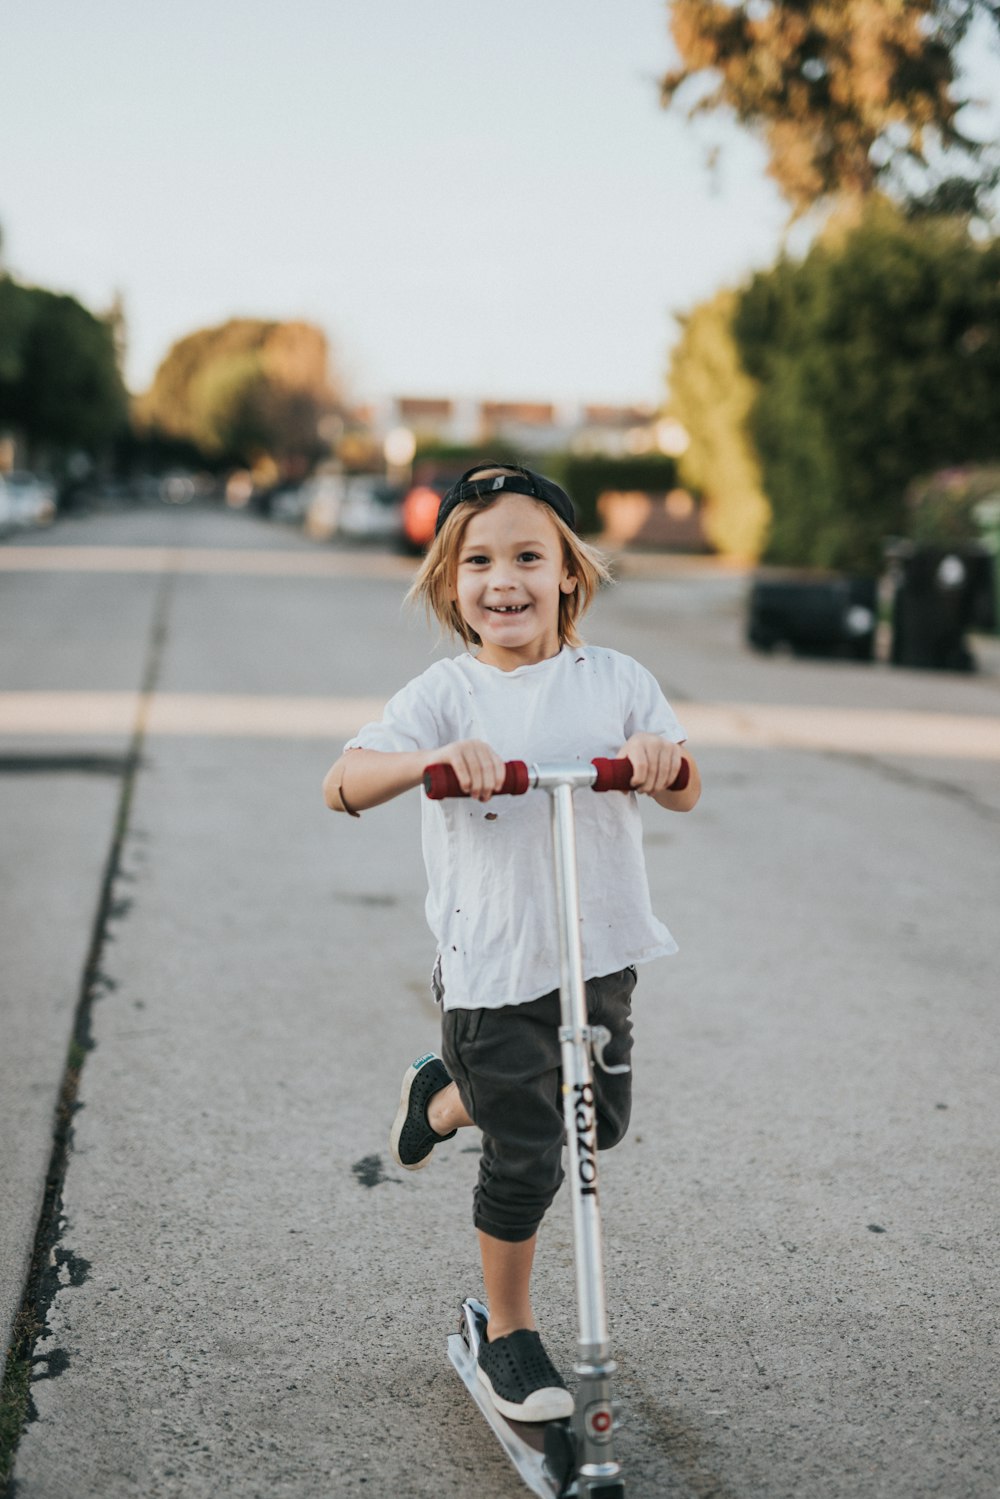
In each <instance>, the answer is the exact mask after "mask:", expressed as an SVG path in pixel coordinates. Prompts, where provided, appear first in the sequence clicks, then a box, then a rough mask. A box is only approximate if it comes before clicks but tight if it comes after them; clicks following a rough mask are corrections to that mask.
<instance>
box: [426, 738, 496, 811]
mask: <svg viewBox="0 0 1000 1499" xmlns="http://www.w3.org/2000/svg"><path fill="white" fill-rule="evenodd" d="M427 763H428V765H450V766H451V767H452V769H453V770H454V772H455V774H456V776H457V777H458V784H459V785H460V786H461V788H462V790H463V792H464V793H465V795H466V796H471V797H473V798H474V800H475V801H477V802H488V801H489V799H490V797H491V796H492V795H493V793H494V791H499V790H500V787H501V786H502V785H503V780H504V775H505V772H506V766H505V765H504V762H503V761H502V760H501V758H500V756H499V755H498V754H497V753H496V751H495V750H492V749H491V748H490V746H489V745H488V744H486V743H485V742H484V741H483V740H482V739H458V740H456V741H455V743H454V744H445V745H443V746H442V748H441V749H438V750H435V751H434V753H433V755H430V756H428V760H427Z"/></svg>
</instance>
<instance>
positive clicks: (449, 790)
mask: <svg viewBox="0 0 1000 1499" xmlns="http://www.w3.org/2000/svg"><path fill="white" fill-rule="evenodd" d="M505 770H506V774H505V775H504V778H503V785H502V786H501V787H500V790H499V791H494V793H493V795H494V796H523V795H524V793H525V792H526V791H527V790H528V788H529V786H530V784H531V783H530V780H529V778H528V767H527V765H526V764H525V763H524V761H523V760H508V761H507V764H506V767H505ZM424 790H425V791H426V792H427V795H428V796H429V797H430V799H431V801H432V802H440V801H443V800H444V798H445V797H446V796H467V795H468V792H466V791H463V790H462V788H461V786H460V785H459V784H458V776H457V775H456V774H455V771H454V768H453V767H452V766H451V765H428V767H427V769H426V770H425V771H424Z"/></svg>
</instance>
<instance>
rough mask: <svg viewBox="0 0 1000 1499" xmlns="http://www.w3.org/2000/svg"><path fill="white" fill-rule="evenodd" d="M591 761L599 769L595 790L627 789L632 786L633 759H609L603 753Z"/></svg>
mask: <svg viewBox="0 0 1000 1499" xmlns="http://www.w3.org/2000/svg"><path fill="white" fill-rule="evenodd" d="M590 763H591V765H592V766H593V767H594V769H595V770H596V771H597V780H596V781H595V782H594V790H595V791H627V790H628V789H629V787H630V786H631V784H632V761H631V760H607V759H605V757H604V756H603V755H598V757H597V759H596V760H591V762H590Z"/></svg>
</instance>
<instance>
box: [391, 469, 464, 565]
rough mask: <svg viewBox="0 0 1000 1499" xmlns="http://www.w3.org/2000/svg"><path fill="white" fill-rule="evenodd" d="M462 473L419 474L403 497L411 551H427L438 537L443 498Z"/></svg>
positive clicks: (406, 540) (405, 533) (405, 538)
mask: <svg viewBox="0 0 1000 1499" xmlns="http://www.w3.org/2000/svg"><path fill="white" fill-rule="evenodd" d="M459 477H460V475H459V474H451V473H431V474H425V475H420V474H418V475H417V479H416V483H415V484H414V485H413V487H412V488H411V489H409V490H408V491H407V493H406V494H405V495H404V497H403V508H402V522H403V538H402V540H403V545H404V547H405V548H406V550H407V551H408V552H423V551H426V549H427V548H428V547H429V546H430V544H431V542H432V541H433V540H434V526H435V524H436V522H437V517H438V511H439V510H440V508H441V501H442V500H443V499H444V496H445V495H446V494H447V493H448V490H449V489H450V488H451V486H452V485H453V484H454V483H455V481H456V480H457V479H458V478H459Z"/></svg>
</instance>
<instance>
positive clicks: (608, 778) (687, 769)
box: [590, 756, 691, 791]
mask: <svg viewBox="0 0 1000 1499" xmlns="http://www.w3.org/2000/svg"><path fill="white" fill-rule="evenodd" d="M590 763H591V765H593V766H594V768H595V770H596V771H597V780H596V781H595V782H594V790H595V791H628V789H629V787H630V786H631V784H632V761H631V760H628V759H625V760H606V759H604V758H603V757H602V756H598V758H597V759H596V760H591V762H590ZM690 779H691V766H690V764H689V763H688V761H687V760H682V761H681V768H680V770H679V771H678V772H677V774H676V775H675V776H674V778H673V780H672V781H671V782H670V785H669V786H668V787H667V790H668V791H683V790H684V787H685V786H686V785H687V783H688V781H689V780H690Z"/></svg>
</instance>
